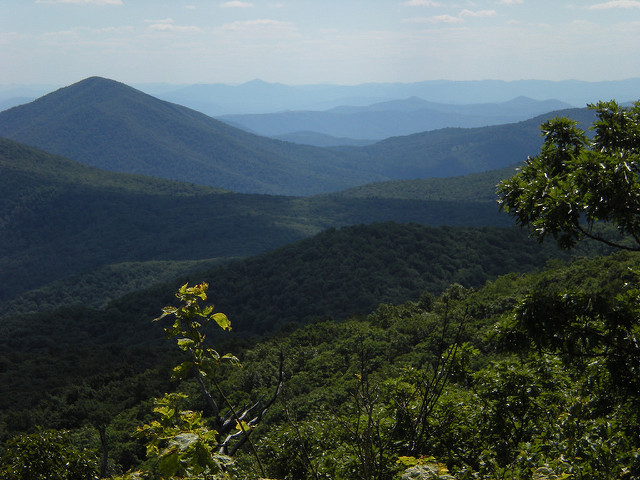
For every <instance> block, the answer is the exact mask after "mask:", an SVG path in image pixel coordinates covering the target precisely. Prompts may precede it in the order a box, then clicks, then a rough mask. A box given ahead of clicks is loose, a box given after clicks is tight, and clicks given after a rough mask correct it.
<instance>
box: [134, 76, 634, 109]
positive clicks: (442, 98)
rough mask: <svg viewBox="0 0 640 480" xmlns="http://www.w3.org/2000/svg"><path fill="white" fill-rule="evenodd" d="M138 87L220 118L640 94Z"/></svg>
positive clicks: (256, 85)
mask: <svg viewBox="0 0 640 480" xmlns="http://www.w3.org/2000/svg"><path fill="white" fill-rule="evenodd" d="M137 88H140V89H141V90H143V91H145V92H147V93H150V94H151V95H155V96H157V97H158V98H161V99H163V100H168V101H170V102H175V103H179V104H180V105H184V106H187V107H189V108H193V109H194V110H198V111H200V112H203V113H206V114H207V115H211V116H220V115H227V114H256V113H273V112H281V111H285V110H329V109H332V108H335V107H341V106H344V105H352V106H368V105H372V104H375V103H380V102H387V101H394V100H398V99H406V98H409V97H419V98H421V99H423V100H426V101H429V102H438V103H445V104H446V103H449V104H458V105H464V104H479V103H480V104H482V103H502V102H507V101H510V100H512V99H514V98H517V97H521V96H525V97H529V98H532V99H535V100H548V99H552V98H553V99H557V100H560V101H562V102H565V103H568V104H570V105H572V106H574V107H583V106H585V105H586V104H587V103H593V102H597V101H598V100H609V99H615V100H618V101H619V102H628V101H632V100H635V99H636V98H637V96H638V91H640V79H639V78H631V79H628V80H620V81H605V82H584V81H578V80H566V81H560V82H553V81H544V80H519V81H511V82H506V81H501V80H478V81H446V80H434V81H425V82H416V83H366V84H361V85H330V84H318V85H296V86H294V85H284V84H280V83H268V82H264V81H261V80H253V81H251V82H247V83H243V84H241V85H235V86H234V85H224V84H199V85H188V86H183V87H181V88H174V89H172V88H171V86H169V85H140V86H138V87H137Z"/></svg>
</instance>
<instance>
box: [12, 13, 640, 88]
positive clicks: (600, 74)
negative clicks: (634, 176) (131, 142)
mask: <svg viewBox="0 0 640 480" xmlns="http://www.w3.org/2000/svg"><path fill="white" fill-rule="evenodd" d="M1 7H2V8H1V9H0V85H14V84H15V85H32V84H47V85H60V86H62V85H68V84H71V83H74V82H77V81H79V80H82V79H83V78H86V77H89V76H93V75H99V76H103V77H106V78H111V79H113V80H118V81H120V82H124V83H128V84H141V83H155V82H158V83H170V84H193V83H227V84H240V83H243V82H247V81H250V80H253V79H261V80H264V81H267V82H280V83H285V84H288V85H300V84H316V83H332V84H341V85H353V84H360V83H368V82H416V81H423V80H484V79H497V80H523V79H539V80H568V79H576V80H585V81H602V80H622V79H627V78H634V77H640V0H571V1H563V0H473V1H468V0H454V1H446V0H170V1H169V0H166V1H163V0H154V1H150V0H2V2H1Z"/></svg>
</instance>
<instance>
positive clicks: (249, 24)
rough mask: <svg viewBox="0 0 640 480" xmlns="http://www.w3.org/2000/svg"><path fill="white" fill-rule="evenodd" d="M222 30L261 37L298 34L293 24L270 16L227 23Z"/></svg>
mask: <svg viewBox="0 0 640 480" xmlns="http://www.w3.org/2000/svg"><path fill="white" fill-rule="evenodd" d="M222 30H223V31H225V32H233V33H242V34H249V35H251V36H259V37H264V36H269V37H273V36H278V37H282V36H291V35H294V34H296V32H295V28H294V26H293V24H291V23H289V22H283V21H280V20H271V19H268V18H263V19H257V20H245V21H237V22H232V23H227V24H226V25H223V26H222Z"/></svg>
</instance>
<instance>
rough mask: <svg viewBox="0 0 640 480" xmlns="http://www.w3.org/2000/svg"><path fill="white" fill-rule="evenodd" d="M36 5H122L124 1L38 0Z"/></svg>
mask: <svg viewBox="0 0 640 480" xmlns="http://www.w3.org/2000/svg"><path fill="white" fill-rule="evenodd" d="M36 3H49V4H52V3H71V4H75V5H122V0H36Z"/></svg>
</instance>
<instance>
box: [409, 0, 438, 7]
mask: <svg viewBox="0 0 640 480" xmlns="http://www.w3.org/2000/svg"><path fill="white" fill-rule="evenodd" d="M404 5H406V6H407V7H439V6H440V3H438V2H434V1H433V0H408V1H407V2H404Z"/></svg>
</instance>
